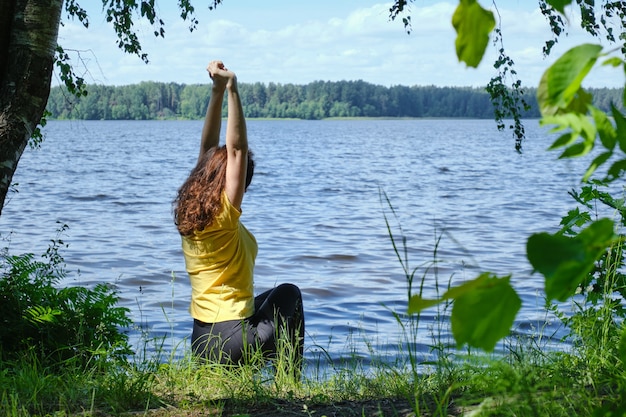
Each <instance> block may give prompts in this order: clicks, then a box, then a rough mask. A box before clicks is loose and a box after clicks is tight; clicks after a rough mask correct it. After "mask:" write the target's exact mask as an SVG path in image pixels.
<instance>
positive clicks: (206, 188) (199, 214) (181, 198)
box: [174, 146, 254, 236]
mask: <svg viewBox="0 0 626 417" xmlns="http://www.w3.org/2000/svg"><path fill="white" fill-rule="evenodd" d="M227 160H228V155H227V153H226V146H220V147H214V148H211V149H209V150H208V151H206V152H205V154H204V155H203V156H202V158H201V159H200V160H199V161H198V164H197V165H196V166H195V168H194V169H192V170H191V173H190V174H189V177H188V178H187V180H185V182H184V183H183V185H182V186H181V187H180V188H179V189H178V195H177V196H176V199H175V200H174V224H175V225H176V227H177V228H178V232H179V233H180V234H181V235H183V236H189V235H191V234H193V232H194V231H201V230H204V229H205V228H206V227H207V226H209V225H210V224H211V223H212V222H213V219H214V218H215V217H217V216H218V215H219V214H220V211H221V210H222V204H221V197H222V191H224V187H225V186H226V163H227ZM253 174H254V160H253V158H252V151H248V169H247V174H246V185H245V189H246V190H247V189H248V186H249V185H250V182H251V181H252V176H253Z"/></svg>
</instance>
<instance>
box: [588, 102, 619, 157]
mask: <svg viewBox="0 0 626 417" xmlns="http://www.w3.org/2000/svg"><path fill="white" fill-rule="evenodd" d="M590 110H591V115H592V116H593V120H594V122H595V123H596V129H597V131H598V134H599V136H600V142H601V143H602V146H604V147H605V148H606V149H607V150H613V148H615V144H616V143H617V132H616V131H615V128H614V127H613V124H612V123H611V120H610V119H609V116H608V115H607V114H606V113H605V112H603V111H601V110H600V109H598V108H596V107H594V106H590Z"/></svg>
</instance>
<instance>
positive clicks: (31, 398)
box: [0, 339, 626, 417]
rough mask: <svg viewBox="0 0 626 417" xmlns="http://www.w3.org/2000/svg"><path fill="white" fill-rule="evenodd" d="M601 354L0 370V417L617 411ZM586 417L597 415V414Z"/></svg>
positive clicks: (105, 360) (606, 359)
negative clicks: (322, 366)
mask: <svg viewBox="0 0 626 417" xmlns="http://www.w3.org/2000/svg"><path fill="white" fill-rule="evenodd" d="M612 350H614V349H612V348H611V347H610V346H607V348H606V349H605V350H604V351H602V352H599V351H594V352H586V353H585V352H583V351H579V350H577V351H575V352H572V353H563V352H545V351H542V350H541V349H538V348H537V346H536V345H534V344H533V343H532V339H524V340H522V339H520V340H517V341H515V342H513V341H510V351H509V353H508V354H506V355H504V356H502V357H497V358H494V357H487V356H485V355H481V354H477V355H464V356H462V357H461V356H455V358H454V359H453V360H452V358H450V357H446V358H445V359H439V360H437V361H435V362H434V363H430V364H419V365H420V369H425V370H427V372H425V373H419V372H415V369H413V368H412V366H411V364H410V361H408V359H409V358H408V357H407V358H406V359H407V361H406V362H400V361H399V362H397V363H394V364H388V363H383V362H380V363H373V364H371V365H370V366H369V367H368V368H365V367H363V366H361V364H359V363H358V362H352V363H345V364H343V365H342V366H338V367H335V369H334V370H333V371H332V372H330V373H328V374H327V375H324V376H319V377H304V378H302V379H301V380H296V379H294V377H292V376H291V375H292V374H290V373H289V372H284V371H283V369H285V366H284V365H288V364H286V363H284V362H281V361H284V360H285V359H284V356H287V355H283V356H282V358H279V359H278V364H277V365H275V366H267V365H266V364H265V363H264V362H263V361H261V360H253V361H252V362H251V363H250V364H248V365H246V366H242V367H233V368H230V367H226V366H220V365H201V364H198V363H197V362H196V361H194V360H193V359H192V358H189V357H186V358H183V359H178V360H171V361H161V360H157V358H155V357H153V358H143V359H141V358H131V359H129V360H120V359H119V358H113V357H107V356H106V355H103V356H100V357H98V358H94V362H93V363H91V364H88V365H87V366H85V364H82V363H79V362H78V361H76V360H72V359H69V360H66V361H65V362H64V363H62V364H55V365H50V364H49V365H43V364H42V363H41V361H40V360H39V359H38V358H37V356H36V355H32V354H31V355H27V354H26V355H24V356H22V357H21V358H19V359H16V360H13V361H5V362H3V363H2V364H1V365H2V368H1V369H2V371H0V386H1V387H2V388H1V397H0V398H1V401H0V410H1V411H2V415H5V416H12V417H17V416H20V417H21V416H35V415H40V416H44V415H50V416H70V415H76V416H109V415H111V416H114V415H148V416H248V415H249V416H289V415H304V416H383V415H384V416H409V415H422V416H448V415H455V416H456V415H459V416H460V415H510V416H539V415H549V416H572V415H581V416H585V415H589V416H592V415H621V414H598V410H602V409H605V410H606V411H608V410H614V411H617V410H619V409H620V406H622V404H620V398H621V397H620V395H621V394H622V393H623V392H624V387H625V382H626V379H625V378H624V370H623V368H622V366H621V364H620V362H619V361H617V360H616V356H614V355H612V354H611V351H612ZM594 413H595V414H594Z"/></svg>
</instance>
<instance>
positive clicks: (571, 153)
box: [559, 142, 593, 159]
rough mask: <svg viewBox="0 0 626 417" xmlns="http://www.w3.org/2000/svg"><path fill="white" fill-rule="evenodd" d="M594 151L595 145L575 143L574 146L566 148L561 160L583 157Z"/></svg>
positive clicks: (560, 156)
mask: <svg viewBox="0 0 626 417" xmlns="http://www.w3.org/2000/svg"><path fill="white" fill-rule="evenodd" d="M591 149H593V143H592V144H589V143H587V142H579V143H575V144H573V145H572V146H569V147H568V148H566V149H565V150H564V151H563V153H562V154H561V155H559V158H560V159H563V158H576V157H578V156H583V155H586V154H588V153H589V151H591Z"/></svg>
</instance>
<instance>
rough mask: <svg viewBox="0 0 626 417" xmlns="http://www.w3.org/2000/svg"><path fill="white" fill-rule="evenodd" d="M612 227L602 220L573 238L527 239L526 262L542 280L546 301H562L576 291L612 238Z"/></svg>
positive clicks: (547, 236)
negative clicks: (543, 279) (541, 276)
mask: <svg viewBox="0 0 626 417" xmlns="http://www.w3.org/2000/svg"><path fill="white" fill-rule="evenodd" d="M613 227H614V225H613V222H612V221H611V220H609V219H601V220H598V221H596V222H594V223H592V224H591V225H589V226H588V227H587V228H586V229H584V230H583V231H581V232H580V233H579V234H578V235H577V236H576V237H573V238H570V237H565V236H563V235H560V234H555V235H551V234H549V233H538V234H534V235H532V236H531V237H530V238H529V239H528V242H527V244H526V252H527V256H528V260H529V261H530V263H531V265H532V266H533V268H534V269H535V270H537V271H538V272H540V273H541V274H542V275H543V276H544V277H545V291H546V297H547V298H548V300H558V301H565V300H566V299H567V298H569V297H571V296H572V295H573V294H574V293H575V292H576V289H577V288H578V286H579V285H580V284H581V283H582V282H583V280H584V279H585V278H586V277H587V275H588V274H589V272H591V270H592V269H593V267H594V262H595V261H596V260H597V259H599V258H600V256H601V255H602V253H604V251H605V250H606V248H607V247H608V246H609V245H610V244H611V243H612V242H613V240H614V239H615V234H614V231H613Z"/></svg>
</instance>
